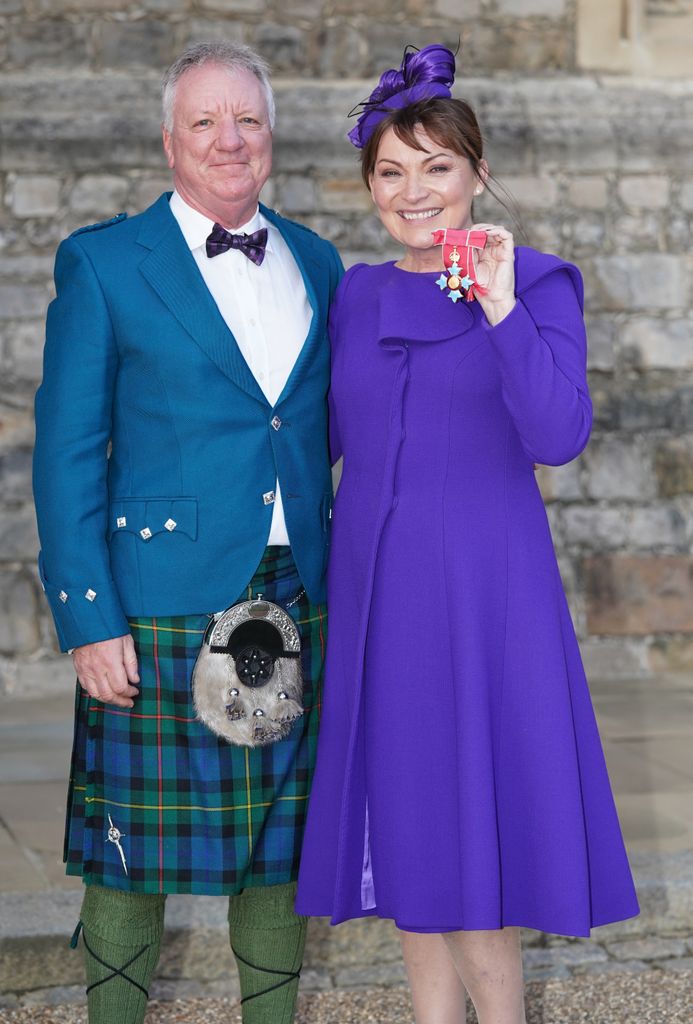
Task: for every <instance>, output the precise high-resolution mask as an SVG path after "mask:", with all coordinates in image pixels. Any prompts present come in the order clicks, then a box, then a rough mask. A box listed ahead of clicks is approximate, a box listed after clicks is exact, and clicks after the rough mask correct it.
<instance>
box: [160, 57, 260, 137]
mask: <svg viewBox="0 0 693 1024" xmlns="http://www.w3.org/2000/svg"><path fill="white" fill-rule="evenodd" d="M203 64H219V65H220V66H221V67H225V68H228V70H229V71H238V70H239V69H243V70H245V71H250V72H251V73H252V74H253V75H255V77H256V78H257V79H258V80H259V82H260V85H261V86H262V88H263V90H264V93H265V99H266V100H267V113H268V115H269V124H270V128H274V93H273V92H272V85H271V83H270V66H269V64H268V63H267V61H266V60H265V58H264V57H261V56H260V54H259V53H255V51H254V50H251V49H250V47H249V46H243V45H242V44H241V43H227V42H214V43H193V44H192V45H191V46H188V47H187V48H186V49H185V50H183V52H182V53H181V55H180V57H178V59H177V60H175V61H174V62H173V64H172V65H171V67H170V68H169V69H168V71H167V72H166V74H165V75H164V79H163V82H162V84H161V98H162V103H163V120H164V128H166V129H167V130H168V131H169V132H171V131H173V105H174V103H175V100H176V86H177V85H178V81H179V79H180V78H181V76H182V75H184V74H185V72H186V71H189V70H190V69H191V68H199V67H202V65H203Z"/></svg>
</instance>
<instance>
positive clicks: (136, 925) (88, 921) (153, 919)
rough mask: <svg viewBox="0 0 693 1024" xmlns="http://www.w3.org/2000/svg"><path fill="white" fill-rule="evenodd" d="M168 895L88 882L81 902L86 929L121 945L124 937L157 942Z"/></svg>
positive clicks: (127, 939)
mask: <svg viewBox="0 0 693 1024" xmlns="http://www.w3.org/2000/svg"><path fill="white" fill-rule="evenodd" d="M165 904H166V897H165V896H164V895H161V894H158V893H157V894H150V893H140V892H124V891H123V890H121V889H108V888H106V887H105V886H102V885H88V886H87V887H86V890H85V893H84V899H83V901H82V913H81V918H82V924H83V926H84V929H85V931H87V932H89V933H91V934H93V935H98V936H99V938H103V939H108V940H109V941H110V942H113V943H115V944H116V945H118V944H119V942H120V941H123V940H125V942H126V943H127V944H129V943H130V942H132V941H135V940H139V941H140V942H143V943H147V942H154V941H156V940H157V939H158V938H160V936H161V932H162V931H163V927H164V907H165Z"/></svg>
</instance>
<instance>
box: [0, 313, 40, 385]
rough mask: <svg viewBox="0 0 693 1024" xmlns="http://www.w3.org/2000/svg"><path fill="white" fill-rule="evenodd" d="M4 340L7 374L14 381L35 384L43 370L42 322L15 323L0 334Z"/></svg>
mask: <svg viewBox="0 0 693 1024" xmlns="http://www.w3.org/2000/svg"><path fill="white" fill-rule="evenodd" d="M0 336H2V337H4V338H5V339H6V346H7V362H8V367H9V372H10V373H11V375H12V376H13V377H14V378H15V379H16V378H19V379H20V380H25V381H31V382H32V383H34V384H37V383H38V382H39V381H40V379H41V374H42V369H43V342H44V336H45V329H44V324H43V320H25V321H21V320H20V321H16V322H14V323H10V324H8V325H7V327H6V329H5V330H3V331H1V332H0Z"/></svg>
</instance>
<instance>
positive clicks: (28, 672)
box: [0, 625, 75, 700]
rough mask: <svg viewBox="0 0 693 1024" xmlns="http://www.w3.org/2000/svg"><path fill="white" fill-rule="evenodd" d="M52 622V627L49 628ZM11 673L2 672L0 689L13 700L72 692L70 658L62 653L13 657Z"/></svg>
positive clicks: (64, 695) (73, 686)
mask: <svg viewBox="0 0 693 1024" xmlns="http://www.w3.org/2000/svg"><path fill="white" fill-rule="evenodd" d="M52 628H53V627H52V625H51V629H52ZM10 664H11V666H12V671H11V673H9V672H8V673H3V675H4V679H3V682H2V686H0V692H2V693H5V694H6V695H11V696H12V698H13V700H37V699H41V698H43V697H48V698H51V699H52V698H54V697H60V696H63V697H65V698H66V699H69V698H70V697H71V695H72V694H74V692H75V670H74V667H73V664H72V658H70V657H68V656H67V655H65V654H58V655H54V656H53V657H46V656H45V655H44V657H41V658H38V657H37V656H36V655H33V656H31V657H25V658H22V657H17V656H16V655H15V657H14V658H13V660H12V662H11V663H10Z"/></svg>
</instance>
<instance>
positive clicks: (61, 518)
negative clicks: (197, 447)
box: [33, 237, 129, 650]
mask: <svg viewBox="0 0 693 1024" xmlns="http://www.w3.org/2000/svg"><path fill="white" fill-rule="evenodd" d="M55 284H56V291H57V297H56V298H55V299H54V301H53V302H52V303H51V305H50V307H49V310H48V319H47V323H46V346H45V351H44V373H43V382H42V384H41V386H40V388H39V390H38V392H37V395H36V447H35V451H34V475H33V481H34V498H35V502H36V516H37V520H38V530H39V537H40V541H41V553H40V555H39V572H40V576H41V581H42V583H43V586H44V589H45V592H46V597H47V599H48V603H49V604H50V607H51V611H52V613H53V618H54V620H55V626H56V630H57V633H58V640H59V642H60V647H61V649H62V650H69V649H71V648H73V647H79V646H81V645H82V644H88V643H93V642H95V641H97V640H105V639H108V638H110V637H116V636H122V635H124V634H125V633H127V632H128V631H129V627H128V623H127V619H126V618H125V615H124V613H123V609H122V607H121V604H120V600H119V597H118V592H117V590H116V587H115V584H114V582H113V579H112V576H111V569H110V561H109V554H108V546H107V543H106V524H107V521H108V507H107V502H108V497H107V495H108V491H107V483H106V475H107V466H108V442H109V439H110V434H111V407H112V404H113V397H114V386H115V376H116V368H117V352H116V345H115V339H114V335H113V330H112V325H111V320H110V316H109V312H108V308H107V305H106V301H105V298H104V295H103V292H102V290H101V287H100V285H99V282H98V279H97V276H96V273H95V271H94V268H93V266H92V264H91V261H90V260H89V258H88V256H87V254H86V252H85V251H84V249H83V247H82V245H81V244H80V242H79V239H78V238H74V237H73V238H68V239H67V240H66V241H65V242H63V243H62V245H61V246H60V248H59V250H58V254H57V257H56V263H55Z"/></svg>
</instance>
